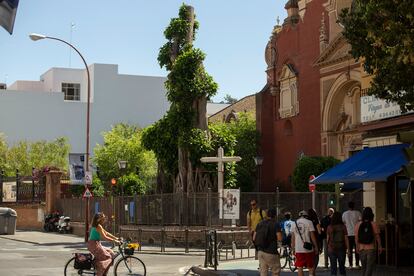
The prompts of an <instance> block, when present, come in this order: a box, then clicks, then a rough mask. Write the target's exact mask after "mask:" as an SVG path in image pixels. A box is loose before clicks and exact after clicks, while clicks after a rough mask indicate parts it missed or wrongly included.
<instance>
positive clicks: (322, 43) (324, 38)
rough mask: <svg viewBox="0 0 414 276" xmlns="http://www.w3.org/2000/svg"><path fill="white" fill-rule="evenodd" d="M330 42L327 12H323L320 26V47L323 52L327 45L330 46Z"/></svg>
mask: <svg viewBox="0 0 414 276" xmlns="http://www.w3.org/2000/svg"><path fill="white" fill-rule="evenodd" d="M328 44H329V39H328V35H327V34H326V26H325V13H322V19H321V27H320V28H319V48H320V52H321V53H322V52H323V50H325V49H326V47H328Z"/></svg>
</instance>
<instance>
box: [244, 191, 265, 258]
mask: <svg viewBox="0 0 414 276" xmlns="http://www.w3.org/2000/svg"><path fill="white" fill-rule="evenodd" d="M264 219H266V213H265V212H264V211H263V210H262V209H261V208H260V207H259V206H258V205H257V201H256V200H255V199H252V200H251V201H250V210H249V212H247V228H248V229H249V233H250V238H251V240H252V241H253V244H254V240H253V235H254V232H255V231H256V226H257V224H259V222H261V221H262V220H264ZM254 247H255V249H256V251H255V259H256V260H257V258H258V256H257V246H256V245H255V246H254Z"/></svg>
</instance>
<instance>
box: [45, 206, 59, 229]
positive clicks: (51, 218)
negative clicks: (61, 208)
mask: <svg viewBox="0 0 414 276" xmlns="http://www.w3.org/2000/svg"><path fill="white" fill-rule="evenodd" d="M58 223H59V212H57V211H56V212H53V213H51V214H48V215H46V216H45V222H44V224H43V230H45V231H46V232H54V231H57V229H58V228H57V227H58Z"/></svg>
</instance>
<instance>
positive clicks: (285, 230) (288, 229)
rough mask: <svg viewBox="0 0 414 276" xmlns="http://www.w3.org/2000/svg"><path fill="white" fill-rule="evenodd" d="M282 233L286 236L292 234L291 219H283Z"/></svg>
mask: <svg viewBox="0 0 414 276" xmlns="http://www.w3.org/2000/svg"><path fill="white" fill-rule="evenodd" d="M282 230H283V233H284V235H285V236H286V237H290V236H291V235H292V221H291V220H285V221H284V222H283V228H282Z"/></svg>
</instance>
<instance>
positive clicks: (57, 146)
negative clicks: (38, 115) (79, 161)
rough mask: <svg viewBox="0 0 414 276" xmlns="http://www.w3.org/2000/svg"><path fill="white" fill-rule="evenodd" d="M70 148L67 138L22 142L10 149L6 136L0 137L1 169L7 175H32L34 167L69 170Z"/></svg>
mask: <svg viewBox="0 0 414 276" xmlns="http://www.w3.org/2000/svg"><path fill="white" fill-rule="evenodd" d="M69 150H70V146H69V143H68V141H67V139H66V138H63V137H61V138H57V139H56V140H54V141H52V142H47V141H36V142H27V141H20V142H18V143H17V144H16V145H14V146H12V147H11V148H8V145H7V143H6V141H5V139H4V136H0V167H1V168H2V169H3V170H4V171H5V174H6V175H9V176H11V175H14V174H15V173H16V170H19V173H20V175H26V176H27V175H32V167H34V168H37V169H40V168H44V167H56V168H59V169H61V170H67V168H68V154H69Z"/></svg>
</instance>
